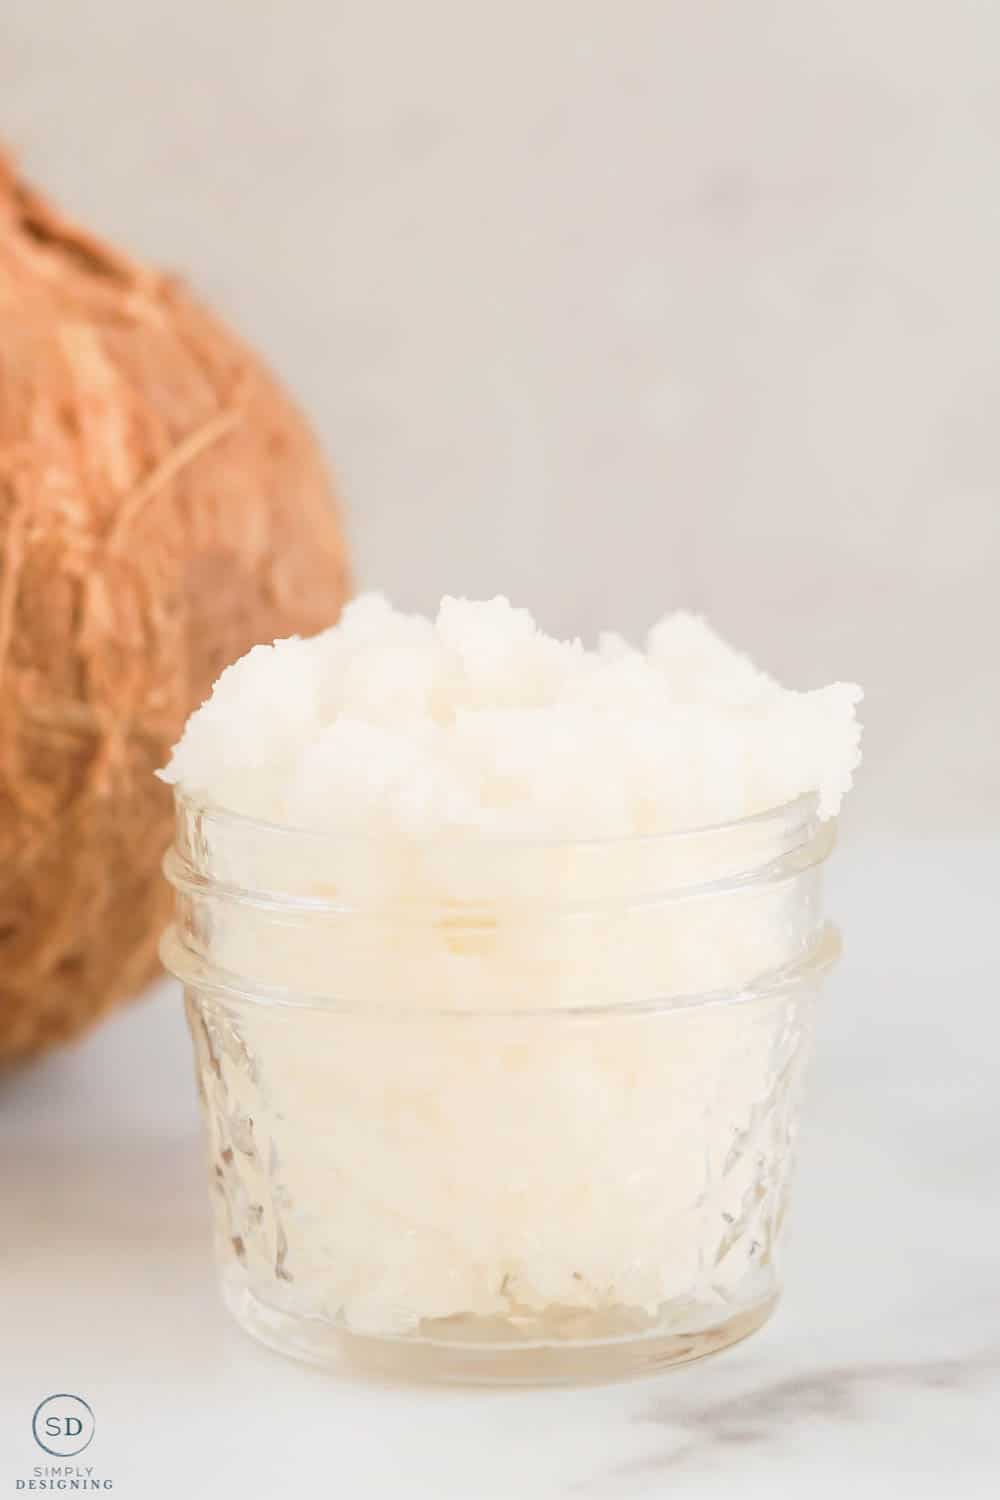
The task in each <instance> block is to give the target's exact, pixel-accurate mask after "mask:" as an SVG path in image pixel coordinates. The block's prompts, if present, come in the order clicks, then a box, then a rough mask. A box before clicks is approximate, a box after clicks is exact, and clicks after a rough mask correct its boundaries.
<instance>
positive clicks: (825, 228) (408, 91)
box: [0, 0, 1000, 832]
mask: <svg viewBox="0 0 1000 1500" xmlns="http://www.w3.org/2000/svg"><path fill="white" fill-rule="evenodd" d="M0 16H2V21H3V24H2V36H3V45H2V49H0V131H2V133H3V135H4V136H5V137H6V139H7V140H8V141H9V142H10V143H12V144H13V145H14V146H15V148H16V149H17V150H18V151H19V153H20V155H21V158H22V160H23V163H24V166H25V167H26V169H28V170H30V172H31V173H33V174H34V175H35V176H36V177H37V178H38V179H39V180H40V181H41V182H42V183H44V184H46V185H48V187H49V188H50V189H51V190H52V191H53V192H54V193H56V194H58V195H59V196H61V197H62V199H63V200H64V202H65V203H66V204H67V205H68V206H69V207H71V208H72V209H73V210H74V211H75V212H77V213H78V214H79V215H81V216H82V217H83V218H85V219H86V220H87V221H88V222H89V223H90V224H92V225H93V226H94V227H96V228H99V229H102V230H103V231H105V232H106V233H108V234H109V235H111V236H113V237H115V238H117V239H119V240H120V241H121V242H123V243H125V244H127V245H130V246H131V247H132V248H134V249H135V250H137V251H139V252H141V253H143V254H145V255H147V256H150V257H153V258H155V259H158V260H161V261H164V262H166V263H168V264H170V265H174V266H177V267H182V268H185V269H186V270H187V272H188V273H189V275H190V278H191V279H192V281H193V282H194V283H195V285H196V286H197V287H199V288H200V289H201V290H202V291H203V292H204V293H205V294H206V295H207V296H208V297H209V298H210V299H211V300H212V301H213V302H214V303H215V304H216V305H217V306H218V307H219V308H220V309H221V310H222V311H224V312H225V313H226V314H228V315H229V316H230V317H231V318H232V319H233V320H234V321H235V322H236V323H238V325H239V326H240V327H241V328H242V329H243V330H244V331H245V332H246V333H247V334H248V335H249V336H250V337H251V338H252V339H254V340H255V341H256V342H257V344H258V345H259V346H260V347H261V349H262V350H263V351H264V352H265V353H266V354H267V355H269V356H270V358H271V359H272V361H273V362H274V363H275V364H276V365H277V366H278V367H279V369H280V370H281V371H282V372H283V373H284V374H285V376H286V377H287V379H288V380H289V382H290V383H291V385H292V386H293V387H294V388H295V389H296V391H297V392H298V393H299V395H300V396H301V398H302V399H303V401H304V403H305V405H306V406H307V408H308V409H309V410H310V412H311V413H312V415H313V417H314V418H315V420H316V422H317V423H318V424H319V426H320V428H321V430H322V433H323V436H324V439H325V441H326V443H327V445H328V449H329V452H330V455H331V457H332V459H333V460H334V462H335V464H336V466H337V468H338V471H339V475H340V480H341V486H342V490H343V493H344V495H345V497H346V500H347V502H348V505H349V508H350V517H351V527H352V531H353V536H354V543H355V550H356V556H357V559H358V563H359V572H360V576H361V579H362V581H363V582H365V583H368V584H377V585H380V586H383V587H385V588H386V589H387V590H388V591H390V592H391V593H392V594H393V595H394V596H395V597H396V598H397V599H398V600H399V601H401V602H403V603H405V604H407V605H410V606H420V607H431V606H432V605H433V603H434V602H435V600H436V598H437V596H438V595H439V594H440V593H441V592H442V591H451V592H462V593H469V594H477V593H478V594H488V593H492V592H495V591H504V592H507V593H509V594H510V595H511V596H513V597H514V598H515V599H516V600H518V601H520V602H524V603H527V604H529V605H531V606H532V607H533V608H534V609H535V610H536V612H537V613H538V614H539V615H540V617H541V618H542V620H543V622H544V623H545V624H546V625H547V626H549V627H550V628H556V629H559V630H562V631H565V632H591V631H593V630H594V629H596V628H598V627H600V626H603V625H613V626H617V627H620V628H624V629H626V630H629V631H633V632H637V631H640V630H642V629H643V628H644V627H645V626H646V625H647V624H648V623H650V621H651V620H652V619H653V618H655V617H656V616H657V614H658V613H660V612H661V611H662V610H663V609H664V608H665V607H667V606H671V605H676V604H684V605H689V606H695V607H697V608H701V609H704V610H705V611H707V612H708V613H709V615H710V616H711V617H712V619H713V620H715V621H716V622H717V623H718V625H719V626H720V627H722V628H723V629H724V630H725V631H727V632H729V633H731V634H732V636H733V637H735V638H737V639H738V640H739V641H740V642H741V643H743V644H745V645H746V646H747V647H749V648H750V649H751V650H753V651H754V652H755V653H756V654H757V655H759V657H760V659H761V660H762V662H763V663H765V664H766V665H768V666H769V667H771V668H772V669H774V670H776V671H777V672H778V673H779V674H780V675H783V676H784V677H785V678H786V679H787V680H788V681H790V682H791V683H793V684H795V685H802V686H806V685H812V684H817V683H819V682H822V681H824V680H827V679H829V678H831V677H837V676H841V677H854V678H856V679H858V680H860V681H861V682H862V683H863V684H864V685H865V686H866V687H867V689H868V693H869V697H868V703H867V706H866V713H867V719H868V722H869V725H870V729H869V735H868V750H869V761H868V768H867V770H866V772H865V775H864V778H863V780H862V782H861V785H860V788H859V792H858V796H857V798H856V801H855V809H854V814H853V816H854V817H855V819H857V820H858V821H864V822H867V823H869V824H871V825H873V826H883V827H888V828H890V829H899V828H906V829H908V830H912V831H928V832H930V831H935V830H939V829H942V828H957V829H962V830H972V829H975V828H978V827H982V826H983V825H984V824H987V825H990V826H993V827H998V826H1000V770H998V764H1000V758H998V755H997V752H996V749H995V742H996V737H997V733H998V731H1000V692H998V679H997V671H996V666H995V657H994V651H995V648H994V645H993V642H992V641H991V640H990V636H991V634H995V633H996V632H997V626H998V625H1000V605H998V602H997V593H998V585H1000V579H998V571H1000V519H998V510H997V507H998V503H1000V494H998V478H1000V462H998V453H997V440H996V432H995V429H996V423H997V415H996V414H997V409H998V399H1000V361H998V334H1000V317H998V309H997V301H996V297H995V293H994V286H995V281H996V276H997V271H996V268H997V266H998V265H1000V212H998V201H1000V200H998V189H997V159H998V144H1000V89H998V82H1000V78H998V74H1000V8H998V7H997V6H996V5H994V4H992V3H990V0H981V3H975V0H948V3H945V0H750V3H746V4H743V3H739V0H698V3H694V0H620V3H618V4H611V3H608V0H572V3H571V0H532V3H530V4H529V3H525V0H507V3H505V4H503V5H489V4H485V3H484V4H475V3H468V0H422V3H420V4H416V3H413V4H411V3H408V0H346V3H345V0H341V3H339V4H338V3H330V0H284V3H281V4H279V3H277V0H209V3H206V0H201V3H194V0H142V3H136V0H100V3H84V0H75V3H68V0H23V3H21V0H0Z"/></svg>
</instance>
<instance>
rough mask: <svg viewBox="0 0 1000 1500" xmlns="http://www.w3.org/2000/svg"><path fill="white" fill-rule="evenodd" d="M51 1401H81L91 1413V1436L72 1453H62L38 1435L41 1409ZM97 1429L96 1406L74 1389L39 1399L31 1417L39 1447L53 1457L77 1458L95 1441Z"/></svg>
mask: <svg viewBox="0 0 1000 1500" xmlns="http://www.w3.org/2000/svg"><path fill="white" fill-rule="evenodd" d="M50 1401H79V1403H80V1405H81V1406H83V1407H86V1409H87V1411H88V1412H89V1413H90V1436H89V1437H88V1439H87V1441H86V1442H85V1443H81V1444H80V1446H79V1448H74V1449H73V1451H72V1452H71V1453H62V1452H60V1451H59V1449H58V1448H50V1447H49V1446H48V1444H47V1443H43V1442H42V1440H41V1438H40V1437H39V1436H38V1428H37V1427H36V1425H35V1424H36V1422H37V1421H38V1413H39V1412H40V1411H41V1409H42V1407H43V1406H48V1404H49V1402H50ZM96 1431H97V1418H96V1417H95V1416H94V1408H93V1407H92V1406H91V1404H90V1402H89V1401H84V1399H83V1397H82V1396H75V1395H74V1394H73V1392H72V1391H56V1392H55V1394H54V1395H52V1396H46V1397H44V1399H43V1400H41V1401H39V1403H38V1405H37V1406H36V1407H35V1410H34V1412H33V1413H32V1417H31V1435H32V1437H33V1438H34V1439H35V1442H36V1443H37V1444H38V1446H39V1448H41V1450H42V1452H43V1453H49V1454H51V1455H52V1457H53V1458H75V1457H76V1455H77V1454H78V1453H82V1452H83V1450H84V1448H89V1447H90V1445H91V1443H92V1442H93V1441H94V1433H95V1432H96Z"/></svg>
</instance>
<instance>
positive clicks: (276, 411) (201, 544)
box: [0, 160, 348, 1059]
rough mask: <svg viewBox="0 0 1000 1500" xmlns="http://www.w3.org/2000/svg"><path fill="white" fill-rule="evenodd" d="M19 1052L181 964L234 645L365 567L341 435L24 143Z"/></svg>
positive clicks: (14, 410) (2, 954)
mask: <svg viewBox="0 0 1000 1500" xmlns="http://www.w3.org/2000/svg"><path fill="white" fill-rule="evenodd" d="M0 320H2V328H3V336H2V339H0V556H2V562H3V569H2V575H0V691H2V695H3V697H2V701H3V713H2V715H0V1058H5V1059H10V1058H14V1057H21V1056H25V1055H27V1054H29V1053H32V1052H36V1051H38V1050H40V1049H41V1048H43V1047H45V1046H47V1045H48V1044H50V1043H53V1042H56V1041H61V1040H65V1039H67V1038H69V1037H72V1036H74V1035H76V1034H77V1033H78V1032H80V1031H81V1030H82V1029H83V1028H85V1027H86V1026H88V1025H89V1024H90V1023H91V1022H93V1021H94V1020H95V1019H96V1018H97V1017H98V1016H100V1015H101V1014H102V1013H103V1012H105V1011H107V1010H108V1008H109V1007H110V1006H112V1005H114V1004H115V1003H116V1002H117V1001H120V1000H122V999H124V998H126V997H128V996H130V995H133V994H135V993H136V992H137V991H139V990H140V989H141V988H142V987H143V985H144V984H145V983H146V982H147V981H148V980H149V979H150V977H151V976H152V975H153V974H154V973H155V972H156V965H157V958H156V948H157V940H158V937H159V933H160V930H161V929H162V927H163V925H164V923H165V922H166V920H167V916H168V912H169V905H170V900H169V894H168V890H167V887H166V885H165V883H164V882H163V880H162V877H161V875H160V868H159V867H160V859H161V856H162V854H163V851H164V849H165V847H166V845H167V843H168V841H169V837H170V825H171V808H170V791H169V788H167V787H166V786H164V785H163V784H162V783H161V782H159V781H158V780H157V779H156V778H155V776H154V774H153V773H154V771H155V770H156V769H157V767H159V766H162V765H163V763H164V761H165V760H166V759H167V757H168V754H169V750H170V747H171V745H172V744H173V743H174V741H175V740H176V739H177V738H178V737H179V735H180V733H181V730H182V728H183V725H184V722H185V720H186V718H187V716H188V715H189V713H190V712H191V711H192V709H193V708H195V707H196V706H197V704H198V703H199V702H201V700H202V699H203V698H205V697H206V696H207V695H208V693H209V690H210V688H211V685H212V683H213V681H214V680H215V678H216V677H217V676H218V674H219V672H220V670H221V669H222V668H223V667H224V666H226V665H227V664H228V663H229V662H231V661H234V660H235V659H236V658H237V657H238V656H240V655H242V654H243V653H244V652H245V651H246V650H248V649H249V647H250V646H252V645H254V644H255V643H257V642H260V641H270V640H273V639H274V638H275V637H276V636H287V635H291V634H295V633H302V634H306V633H310V632H313V631H316V630H319V629H322V628H323V627H324V626H327V625H329V624H332V623H333V621H334V620H335V619H336V618H337V615H338V613H339V610H340V606H341V603H342V602H343V599H344V597H345V595H346V593H347V590H348V569H347V562H346V552H345V545H344V539H343V533H342V530H341V526H340V523H339V520H338V516H337V511H336V507H335V504H334V500H333V496H332V493H331V488H330V483H329V479H328V476H327V473H326V470H325V467H324V463H323V459H322V457H321V454H320V451H319V448H318V446H317V443H316V440H315V438H314V437H313V435H312V433H311V432H310V430H309V428H308V426H307V425H306V423H305V422H304V420H303V418H302V417H301V415H300V414H299V412H298V411H297V410H296V409H295V407H294V406H293V405H292V403H291V402H290V401H289V399H288V397H287V396H286V395H285V393H284V392H283V391H282V389H281V388H280V386H279V385H278V384H277V382H276V381H275V379H274V378H273V376H272V375H271V374H270V373H269V372H268V371H267V370H266V369H265V368H264V366H263V365H262V364H261V362H260V361H259V359H257V358H256V357H255V356H254V355H253V354H252V353H251V352H250V351H249V350H248V349H247V348H246V347H245V345H244V344H242V343H241V342H240V340H239V339H238V338H236V337H235V336H234V335H233V334H232V333H231V332H230V331H229V330H228V329H227V328H225V327H224V326H223V325H222V324H221V323H220V322H218V321H217V320H216V319H215V318H214V317H213V316H212V315H211V314H209V313H208V312H206V311H205V309H204V308H203V307H201V306H200V305H199V304H198V302H196V301H195V300H194V299H193V298H192V297H191V296H190V294H189V293H188V292H187V291H186V290H185V288H184V287H183V286H182V285H181V283H180V282H179V281H178V280H177V279H176V278H175V277H173V276H171V275H166V274H164V273H162V272H160V271H157V270H153V269H151V268H149V267H147V266H144V265H139V264H137V263H136V262H134V261H133V260H131V259H129V258H128V257H126V256H125V255H123V254H121V253H120V252H118V251H117V250H114V249H111V248H109V247H108V246H107V245H105V244H103V243H102V242H101V241H100V240H98V239H95V238H94V237H93V236H92V235H90V234H89V233H87V232H86V231H84V230H81V229H80V228H78V227H77V226H76V225H74V224H72V223H70V222H69V221H67V219H65V218H64V217H63V216H62V214H60V213H59V212H58V211H57V210H56V209H54V208H53V207H51V206H50V205H49V204H48V203H47V202H46V201H45V200H44V199H43V198H41V197H40V196H39V195H38V194H37V193H36V192H35V191H34V190H33V189H31V188H30V187H28V186H26V185H25V184H24V183H23V182H21V181H19V180H18V179H17V177H16V175H15V174H14V172H13V171H12V170H11V168H10V166H9V165H8V164H6V163H4V162H3V161H2V160H0Z"/></svg>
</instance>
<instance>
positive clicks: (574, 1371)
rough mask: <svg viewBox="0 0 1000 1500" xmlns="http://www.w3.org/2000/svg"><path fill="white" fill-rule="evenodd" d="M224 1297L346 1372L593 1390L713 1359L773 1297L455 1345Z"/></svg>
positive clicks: (269, 1337) (262, 1339) (252, 1321)
mask: <svg viewBox="0 0 1000 1500" xmlns="http://www.w3.org/2000/svg"><path fill="white" fill-rule="evenodd" d="M222 1297H223V1301H224V1302H225V1304H226V1307H227V1308H228V1310H229V1312H230V1313H231V1315H232V1317H233V1318H234V1319H235V1321H236V1322H237V1323H238V1324H239V1326H240V1327H241V1328H242V1329H243V1330H244V1332H246V1333H248V1334H250V1336H251V1337H252V1338H254V1339H256V1340H257V1341H258V1343H261V1344H264V1345H266V1346H267V1348H269V1349H273V1350H274V1351H275V1352H276V1353H278V1354H284V1355H285V1356H287V1357H288V1358H290V1359H297V1360H301V1361H304V1362H305V1363H307V1364H312V1365H322V1366H324V1367H326V1368H328V1369H338V1370H340V1371H342V1372H345V1373H348V1372H350V1371H352V1370H354V1371H358V1372H360V1373H364V1374H368V1375H377V1376H381V1377H383V1378H388V1379H392V1380H400V1381H411V1382H412V1381H417V1382H423V1383H432V1384H442V1383H443V1384H458V1385H593V1384H601V1383H604V1382H609V1381H615V1380H630V1379H635V1378H637V1377H639V1376H642V1375H651V1374H654V1373H655V1372H656V1371H657V1370H662V1369H666V1368H668V1367H669V1366H671V1365H679V1364H686V1363H687V1362H688V1361H690V1360H693V1359H703V1358H704V1357H705V1356H706V1355H709V1354H717V1353H718V1352H720V1351H721V1350H723V1349H727V1348H729V1346H730V1345H732V1344H736V1343H739V1342H740V1340H741V1339H745V1338H747V1337H749V1335H750V1334H752V1333H755V1332H756V1331H757V1329H758V1328H760V1327H762V1325H763V1324H764V1323H766V1322H767V1320H768V1318H769V1317H770V1316H771V1314H772V1312H773V1311H774V1308H775V1306H776V1304H777V1301H778V1297H777V1294H774V1295H772V1296H770V1297H768V1298H767V1299H766V1300H765V1301H763V1302H760V1303H758V1304H757V1305H756V1306H754V1307H750V1308H743V1309H741V1310H740V1311H739V1312H737V1313H734V1314H732V1315H731V1316H730V1317H728V1318H727V1319H726V1320H725V1321H724V1322H721V1323H717V1324H715V1325H713V1326H712V1327H710V1328H701V1329H699V1330H697V1331H694V1332H690V1333H685V1332H679V1331H677V1330H672V1331H670V1332H669V1333H656V1332H653V1333H645V1334H642V1335H640V1336H637V1337H632V1338H628V1337H626V1338H616V1339H603V1340H599V1341H594V1342H588V1341H584V1340H580V1341H578V1342H575V1343H570V1342H565V1343H536V1342H532V1343H523V1344H513V1343H508V1344H496V1343H460V1342H457V1341H454V1342H453V1341H445V1340H434V1339H429V1338H421V1337H419V1336H410V1337H406V1338H392V1337H375V1336H371V1335H368V1334H359V1333H352V1332H351V1331H349V1330H348V1329H345V1328H340V1327H338V1326H336V1325H335V1324H333V1323H329V1322H326V1321H325V1320H324V1319H321V1318H308V1317H300V1316H298V1315H296V1314H294V1313H288V1312H284V1311H282V1310H281V1309H279V1308H276V1307H273V1306H271V1305H270V1304H268V1303H266V1302H263V1301H261V1299H260V1298H258V1297H256V1296H255V1295H254V1293H253V1292H252V1291H251V1290H250V1289H249V1288H248V1287H247V1286H246V1284H245V1282H243V1281H242V1279H241V1280H239V1281H237V1280H236V1279H235V1278H232V1279H230V1278H228V1277H224V1278H223V1280H222Z"/></svg>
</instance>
